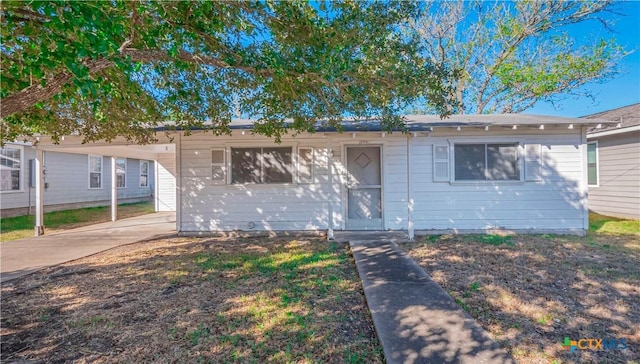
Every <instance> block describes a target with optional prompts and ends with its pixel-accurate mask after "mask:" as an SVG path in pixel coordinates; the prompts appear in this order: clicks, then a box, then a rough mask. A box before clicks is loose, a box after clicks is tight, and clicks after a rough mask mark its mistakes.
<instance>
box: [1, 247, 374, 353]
mask: <svg viewBox="0 0 640 364" xmlns="http://www.w3.org/2000/svg"><path fill="white" fill-rule="evenodd" d="M72 272H75V274H71V273H72ZM1 312H2V327H1V335H2V350H1V358H2V360H3V361H7V360H11V359H27V360H43V361H46V362H68V361H74V362H78V363H84V362H95V363H110V362H132V363H134V362H158V363H182V362H212V363H222V362H249V363H250V362H255V363H261V362H287V363H311V362H323V363H324V362H335V363H344V362H367V363H369V362H373V363H376V362H382V360H383V358H382V351H381V348H380V346H379V343H378V341H377V338H376V336H375V333H374V330H373V323H372V322H371V319H370V316H369V312H368V310H367V307H366V303H365V300H364V295H363V292H362V288H361V284H360V280H359V279H358V275H357V272H356V270H355V266H354V264H353V262H352V260H351V258H350V255H349V254H348V251H347V247H346V246H345V245H341V244H335V243H327V242H324V241H321V240H319V239H311V240H292V239H279V240H275V241H273V240H272V241H265V239H262V240H261V239H239V240H222V239H195V238H189V239H186V238H175V239H166V240H159V241H154V242H148V243H142V244H134V245H129V246H123V247H119V248H115V249H112V250H110V251H107V252H103V253H100V254H97V255H94V256H91V257H88V258H84V259H81V260H77V261H74V262H71V263H67V264H64V265H61V266H57V267H52V268H48V269H45V270H43V271H40V272H38V273H35V274H32V275H30V276H27V277H23V278H21V279H18V280H15V281H12V282H10V283H9V284H4V285H3V286H2V308H1Z"/></svg>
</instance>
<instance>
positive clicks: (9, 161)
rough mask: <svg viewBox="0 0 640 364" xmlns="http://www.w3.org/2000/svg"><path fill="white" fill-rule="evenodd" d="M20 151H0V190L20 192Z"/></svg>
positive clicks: (14, 149)
mask: <svg viewBox="0 0 640 364" xmlns="http://www.w3.org/2000/svg"><path fill="white" fill-rule="evenodd" d="M21 154H22V149H18V148H2V149H0V190H2V191H19V190H20V168H21V161H22V155H21Z"/></svg>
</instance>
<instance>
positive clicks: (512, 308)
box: [402, 234, 640, 363]
mask: <svg viewBox="0 0 640 364" xmlns="http://www.w3.org/2000/svg"><path fill="white" fill-rule="evenodd" d="M402 245H403V247H404V249H406V250H407V252H408V253H409V254H410V255H411V256H412V257H413V258H414V259H415V260H416V261H417V262H418V263H419V264H420V265H421V266H422V267H423V268H424V269H425V270H426V271H427V273H429V274H430V275H431V277H432V278H433V279H434V280H435V281H436V282H438V283H439V284H440V285H442V287H443V288H444V289H445V290H447V291H448V292H449V294H450V295H451V296H452V297H453V298H454V299H455V300H456V302H458V304H459V305H460V306H462V307H463V308H464V309H465V310H466V311H467V312H469V313H470V314H471V315H472V316H473V317H474V318H476V319H477V320H478V321H479V323H480V324H481V325H482V326H483V327H484V328H485V329H486V330H487V331H489V333H490V334H491V336H492V337H493V338H494V339H495V340H496V341H498V342H499V343H501V344H502V345H503V346H504V347H505V348H506V349H507V350H508V351H509V352H510V353H511V354H512V355H513V356H514V357H515V359H516V360H517V361H518V362H520V363H564V362H580V363H585V362H593V363H602V362H622V363H624V362H637V361H638V360H639V359H640V267H639V262H640V236H639V235H636V234H627V235H603V234H590V235H589V236H587V237H582V238H581V237H572V236H551V235H537V236H536V235H530V236H507V237H500V236H451V235H443V236H431V237H425V238H424V239H423V240H422V241H421V242H418V243H407V244H402ZM564 337H570V338H571V339H572V340H576V339H579V338H617V339H626V341H627V344H628V349H626V350H616V351H604V350H603V351H587V350H578V351H575V352H574V353H569V352H567V351H565V350H562V347H561V342H562V341H563V339H564Z"/></svg>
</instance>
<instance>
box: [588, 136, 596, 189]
mask: <svg viewBox="0 0 640 364" xmlns="http://www.w3.org/2000/svg"><path fill="white" fill-rule="evenodd" d="M587 172H588V184H589V185H591V186H597V185H598V142H593V143H588V144H587Z"/></svg>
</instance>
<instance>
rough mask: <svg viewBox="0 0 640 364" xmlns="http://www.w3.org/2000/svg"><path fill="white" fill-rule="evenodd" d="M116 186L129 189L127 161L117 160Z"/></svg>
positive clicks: (123, 159) (124, 159)
mask: <svg viewBox="0 0 640 364" xmlns="http://www.w3.org/2000/svg"><path fill="white" fill-rule="evenodd" d="M116 186H117V187H118V188H126V187H127V159H126V158H118V159H116Z"/></svg>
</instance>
